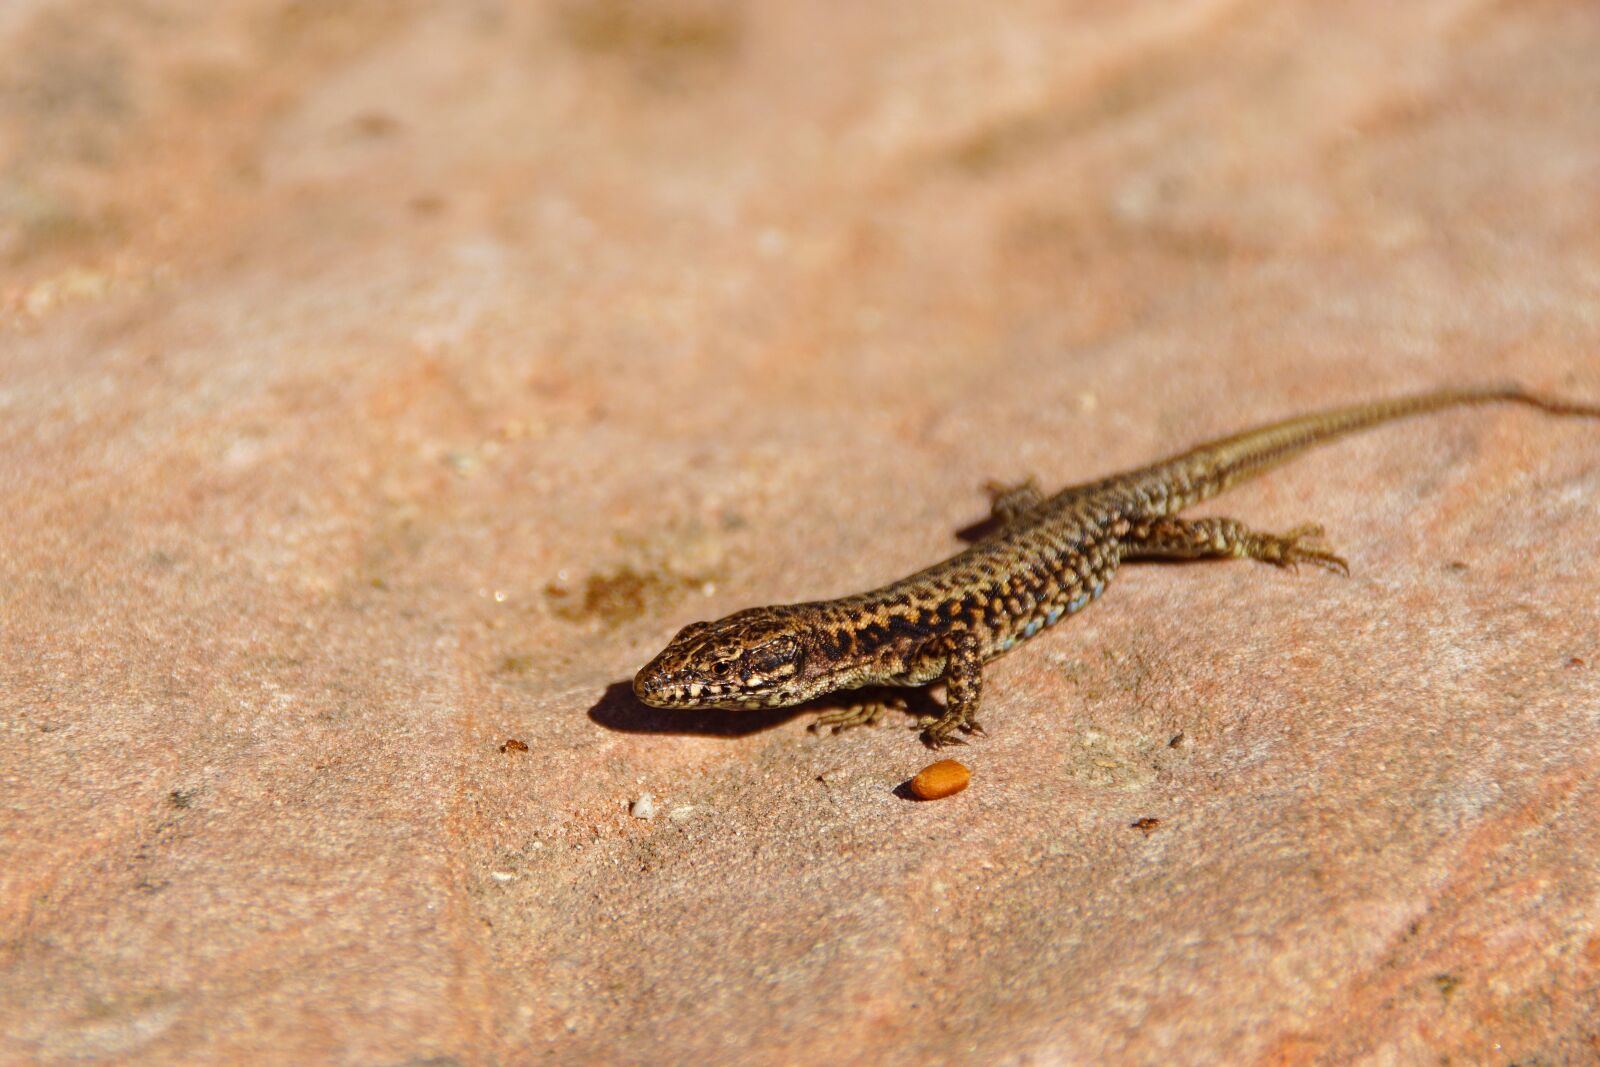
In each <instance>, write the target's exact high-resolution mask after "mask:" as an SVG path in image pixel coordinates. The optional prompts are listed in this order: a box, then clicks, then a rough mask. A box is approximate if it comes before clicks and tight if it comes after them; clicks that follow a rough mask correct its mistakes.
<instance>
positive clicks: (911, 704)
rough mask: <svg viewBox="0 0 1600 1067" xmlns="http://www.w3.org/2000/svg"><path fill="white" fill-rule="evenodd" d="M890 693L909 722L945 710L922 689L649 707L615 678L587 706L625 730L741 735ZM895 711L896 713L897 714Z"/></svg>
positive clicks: (596, 717) (611, 726)
mask: <svg viewBox="0 0 1600 1067" xmlns="http://www.w3.org/2000/svg"><path fill="white" fill-rule="evenodd" d="M891 692H892V693H893V694H894V695H895V696H896V697H898V698H899V699H901V700H903V701H905V704H906V711H905V714H908V715H909V716H911V719H912V721H915V718H916V717H917V716H920V715H938V714H939V713H940V712H941V711H943V710H944V709H943V708H941V707H940V706H939V704H938V703H937V702H935V701H934V699H933V697H932V696H930V695H929V694H928V693H927V691H926V690H923V689H894V690H887V689H871V688H869V689H857V690H853V691H844V692H839V693H829V694H828V695H827V696H822V697H818V698H816V699H815V700H808V701H806V702H805V703H804V704H796V705H795V706H794V707H790V708H753V709H749V710H740V709H734V710H725V709H721V708H652V707H651V706H650V705H648V704H646V703H644V702H643V701H641V700H640V699H639V698H638V697H636V696H634V695H633V685H632V683H630V682H626V681H623V682H613V683H611V684H610V685H608V686H606V691H605V692H604V693H603V694H601V696H600V699H599V700H598V701H596V702H595V705H594V707H592V708H590V709H589V718H590V720H591V721H592V722H594V723H596V724H598V725H600V726H603V727H605V728H606V729H607V730H615V731H617V732H619V733H629V734H685V735H690V736H696V737H744V736H746V735H748V734H754V733H760V732H761V731H763V730H770V729H772V728H773V727H774V726H780V725H782V724H783V723H786V722H788V721H789V720H790V719H795V718H799V717H801V716H803V715H809V714H814V713H825V712H830V711H840V710H843V709H845V708H848V707H850V706H852V705H854V704H859V703H861V702H862V701H864V700H870V699H872V698H874V697H879V696H883V695H885V694H887V693H891ZM896 714H899V713H898V712H897V713H896Z"/></svg>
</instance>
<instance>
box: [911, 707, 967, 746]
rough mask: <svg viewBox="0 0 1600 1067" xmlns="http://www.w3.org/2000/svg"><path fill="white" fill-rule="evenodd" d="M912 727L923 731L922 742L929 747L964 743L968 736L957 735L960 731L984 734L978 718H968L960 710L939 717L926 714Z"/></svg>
mask: <svg viewBox="0 0 1600 1067" xmlns="http://www.w3.org/2000/svg"><path fill="white" fill-rule="evenodd" d="M912 729H915V730H920V731H922V743H923V744H925V745H927V746H928V747H929V748H946V747H948V746H950V745H964V744H966V743H967V741H966V738H963V737H957V736H956V733H957V732H958V731H959V732H960V733H964V734H973V735H975V736H977V737H983V736H984V729H983V727H982V726H981V725H980V724H979V723H978V721H977V720H976V719H968V718H966V717H965V716H964V715H962V714H961V713H960V712H959V711H947V712H945V713H944V714H943V715H941V716H939V717H938V718H935V717H933V716H932V715H924V716H923V717H922V718H920V719H918V720H917V724H916V726H914V727H912Z"/></svg>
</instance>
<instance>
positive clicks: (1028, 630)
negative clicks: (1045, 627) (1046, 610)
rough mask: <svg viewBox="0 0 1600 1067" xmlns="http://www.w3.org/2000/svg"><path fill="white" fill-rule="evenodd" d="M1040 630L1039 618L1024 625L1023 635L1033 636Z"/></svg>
mask: <svg viewBox="0 0 1600 1067" xmlns="http://www.w3.org/2000/svg"><path fill="white" fill-rule="evenodd" d="M1038 632H1039V620H1038V619H1034V620H1033V621H1032V622H1030V623H1029V624H1028V625H1026V626H1024V627H1023V628H1022V636H1023V637H1032V636H1033V635H1034V634H1036V633H1038Z"/></svg>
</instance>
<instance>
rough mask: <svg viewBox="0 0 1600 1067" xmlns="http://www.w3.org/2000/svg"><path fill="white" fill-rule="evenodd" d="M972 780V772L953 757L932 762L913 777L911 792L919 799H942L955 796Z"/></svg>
mask: <svg viewBox="0 0 1600 1067" xmlns="http://www.w3.org/2000/svg"><path fill="white" fill-rule="evenodd" d="M970 781H972V772H971V771H970V770H968V769H967V768H966V766H965V765H964V764H961V763H958V762H956V761H955V760H953V759H942V760H940V761H939V762H938V763H930V764H929V765H928V766H926V767H924V768H922V770H920V771H918V772H917V776H916V777H915V778H913V779H911V792H912V794H913V795H915V796H916V797H917V799H918V800H942V799H944V798H945V797H948V796H954V795H955V794H957V793H959V792H961V791H962V790H963V789H965V788H966V787H967V783H968V782H970Z"/></svg>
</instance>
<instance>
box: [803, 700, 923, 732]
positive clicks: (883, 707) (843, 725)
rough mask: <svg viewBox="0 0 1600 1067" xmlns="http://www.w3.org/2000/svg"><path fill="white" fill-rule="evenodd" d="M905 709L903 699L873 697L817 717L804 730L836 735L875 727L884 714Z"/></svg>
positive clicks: (905, 705) (905, 704)
mask: <svg viewBox="0 0 1600 1067" xmlns="http://www.w3.org/2000/svg"><path fill="white" fill-rule="evenodd" d="M906 709H907V703H906V698H905V697H902V696H883V697H874V698H869V699H865V700H861V701H858V702H856V703H854V704H851V705H850V706H849V707H847V708H841V709H839V710H838V711H830V712H826V713H824V714H822V715H819V716H817V718H816V719H815V721H813V722H812V723H811V725H810V726H808V727H806V729H808V730H810V731H811V732H812V733H821V732H822V731H823V730H830V731H831V732H833V733H836V734H837V733H843V732H844V731H845V730H849V729H852V728H854V727H857V726H873V725H876V724H877V722H878V720H879V719H880V718H882V717H883V716H884V714H885V713H886V712H890V711H905V710H906Z"/></svg>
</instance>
